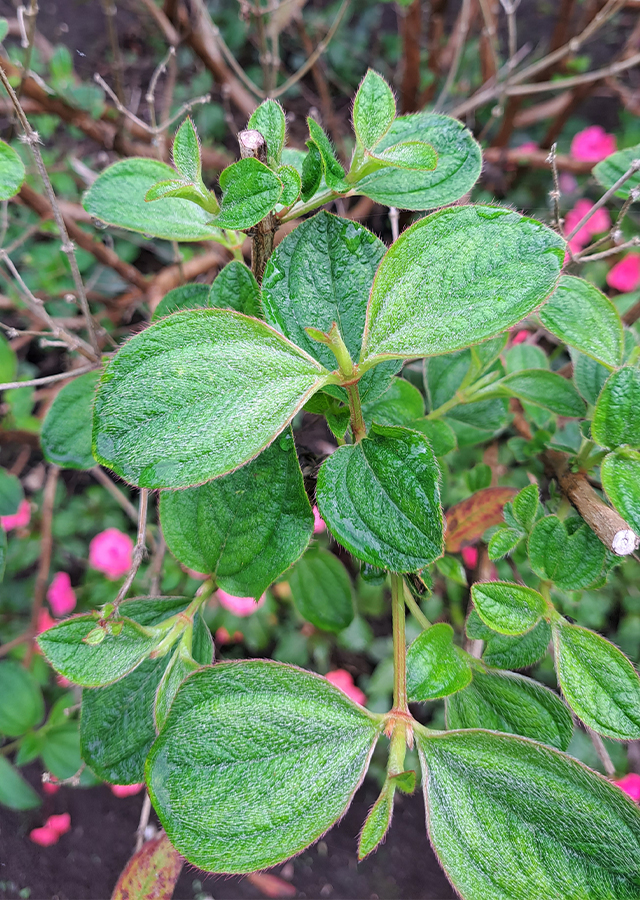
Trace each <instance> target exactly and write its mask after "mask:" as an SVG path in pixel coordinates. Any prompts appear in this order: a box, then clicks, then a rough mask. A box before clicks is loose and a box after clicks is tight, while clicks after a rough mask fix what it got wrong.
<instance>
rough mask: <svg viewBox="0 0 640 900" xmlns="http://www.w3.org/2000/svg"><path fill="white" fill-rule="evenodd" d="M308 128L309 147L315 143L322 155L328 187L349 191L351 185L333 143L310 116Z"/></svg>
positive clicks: (339, 190) (323, 169)
mask: <svg viewBox="0 0 640 900" xmlns="http://www.w3.org/2000/svg"><path fill="white" fill-rule="evenodd" d="M307 126H308V128H309V137H310V138H311V140H310V141H307V146H310V145H311V144H312V143H313V144H314V145H315V146H316V148H317V150H318V153H319V154H320V160H321V162H322V172H323V174H324V180H325V182H326V185H327V187H328V188H331V190H333V191H338V192H341V193H344V192H346V191H348V190H349V185H348V184H347V183H346V181H345V180H344V169H343V168H342V166H341V165H340V163H339V162H338V160H337V159H336V155H335V153H334V152H333V147H332V146H331V141H330V140H329V138H328V137H327V135H326V134H325V133H324V131H323V130H322V128H321V127H320V125H318V123H317V122H316V121H315V119H312V118H311V117H310V116H309V117H307Z"/></svg>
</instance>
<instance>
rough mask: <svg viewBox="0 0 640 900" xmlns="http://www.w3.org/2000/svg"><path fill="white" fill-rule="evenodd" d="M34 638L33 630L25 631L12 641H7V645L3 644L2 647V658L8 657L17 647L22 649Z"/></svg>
mask: <svg viewBox="0 0 640 900" xmlns="http://www.w3.org/2000/svg"><path fill="white" fill-rule="evenodd" d="M32 637H33V634H32V632H31V629H29V630H28V631H23V633H22V634H19V635H18V636H17V637H14V638H13V639H12V640H10V641H7V643H6V644H3V645H2V646H1V647H0V658H2V657H3V656H6V655H7V653H9V652H10V651H11V650H13V649H14V648H15V647H20V646H21V645H22V644H25V643H26V642H27V641H30V640H31V638H32Z"/></svg>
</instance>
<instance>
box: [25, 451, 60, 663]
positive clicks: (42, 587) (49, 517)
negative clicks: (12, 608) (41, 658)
mask: <svg viewBox="0 0 640 900" xmlns="http://www.w3.org/2000/svg"><path fill="white" fill-rule="evenodd" d="M59 473H60V469H59V468H58V466H54V465H51V466H49V472H48V474H47V480H46V482H45V485H44V492H43V495H42V517H41V522H42V524H41V527H40V559H39V561H38V573H37V575H36V583H35V586H34V588H33V606H32V607H31V636H32V637H35V636H36V634H37V633H38V619H39V618H40V610H41V609H42V604H43V603H44V597H45V593H46V590H47V581H48V580H49V569H50V568H51V554H52V550H53V531H52V523H53V506H54V503H55V499H56V486H57V484H58V475H59ZM33 651H34V644H33V641H31V642H30V643H29V644H28V645H27V652H26V653H25V655H24V660H23V665H24V667H25V668H29V664H30V663H31V657H32V656H33Z"/></svg>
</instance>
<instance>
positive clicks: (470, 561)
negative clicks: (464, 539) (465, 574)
mask: <svg viewBox="0 0 640 900" xmlns="http://www.w3.org/2000/svg"><path fill="white" fill-rule="evenodd" d="M461 552H462V562H463V563H464V564H465V566H466V567H467V569H475V567H476V566H477V565H478V548H477V547H463V548H462V551H461Z"/></svg>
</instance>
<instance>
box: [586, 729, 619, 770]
mask: <svg viewBox="0 0 640 900" xmlns="http://www.w3.org/2000/svg"><path fill="white" fill-rule="evenodd" d="M584 728H585V731H586V732H587V734H588V735H589V737H590V738H591V743H592V744H593V748H594V750H595V751H596V753H597V754H598V759H599V760H600V762H601V763H602V767H603V768H604V771H605V772H606V774H607V775H608V776H609V777H611V776H612V775H615V774H616V767H615V766H614V764H613V762H612V761H611V757H610V756H609V751H608V750H607V748H606V747H605V745H604V741H603V740H602V738H601V737H600V735H599V734H598V733H597V732H595V731H593V730H592V729H591V728H589V726H588V725H585V726H584Z"/></svg>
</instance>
